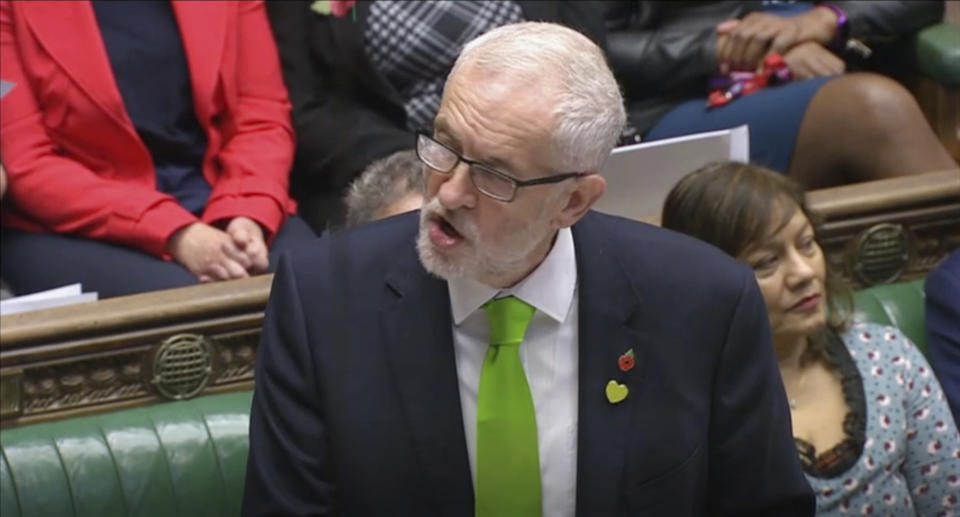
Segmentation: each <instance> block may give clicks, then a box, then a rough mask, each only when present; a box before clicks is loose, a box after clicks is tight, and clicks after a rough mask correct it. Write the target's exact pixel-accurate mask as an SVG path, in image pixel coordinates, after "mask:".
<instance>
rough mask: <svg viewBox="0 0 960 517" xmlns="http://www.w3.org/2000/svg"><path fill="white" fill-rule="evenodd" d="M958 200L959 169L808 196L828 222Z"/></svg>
mask: <svg viewBox="0 0 960 517" xmlns="http://www.w3.org/2000/svg"><path fill="white" fill-rule="evenodd" d="M950 199H960V169H953V170H946V171H936V172H928V173H925V174H916V175H912V176H900V177H897V178H890V179H885V180H877V181H868V182H864V183H854V184H851V185H843V186H840V187H833V188H828V189H821V190H812V191H810V192H808V193H807V203H808V204H809V205H810V208H811V209H812V210H814V211H815V212H817V213H818V214H820V215H821V216H823V217H825V218H826V219H827V220H828V221H829V220H835V219H841V218H845V217H851V216H854V215H862V214H866V213H872V212H884V211H889V210H890V209H891V208H897V207H905V206H911V205H916V204H924V205H932V204H937V203H941V202H943V201H945V200H950Z"/></svg>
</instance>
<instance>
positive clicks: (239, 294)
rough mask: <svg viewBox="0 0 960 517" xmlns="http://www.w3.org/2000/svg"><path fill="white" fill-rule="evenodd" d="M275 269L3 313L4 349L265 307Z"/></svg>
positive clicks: (0, 344)
mask: <svg viewBox="0 0 960 517" xmlns="http://www.w3.org/2000/svg"><path fill="white" fill-rule="evenodd" d="M272 281H273V275H260V276H255V277H252V278H244V279H240V280H231V281H227V282H217V283H212V284H201V285H195V286H189V287H181V288H177V289H168V290H164V291H154V292H150V293H143V294H135V295H131V296H121V297H117V298H108V299H106V300H100V301H97V302H90V303H82V304H76V305H68V306H65V307H55V308H52V309H45V310H40V311H32V312H25V313H20V314H11V315H8V316H4V317H3V318H2V319H0V350H10V349H12V348H17V347H21V346H25V345H30V344H36V343H43V342H45V341H47V340H48V339H49V338H50V337H51V336H56V339H57V341H65V340H72V339H78V338H81V337H84V336H91V335H101V334H106V333H116V332H121V331H124V330H129V329H135V328H145V327H151V326H157V325H163V324H167V323H172V322H177V323H182V322H187V321H198V320H201V321H202V320H207V319H211V318H216V317H218V316H222V315H229V314H237V313H241V312H248V311H262V310H263V307H264V306H265V305H266V303H267V299H268V298H269V296H270V284H271V282H272Z"/></svg>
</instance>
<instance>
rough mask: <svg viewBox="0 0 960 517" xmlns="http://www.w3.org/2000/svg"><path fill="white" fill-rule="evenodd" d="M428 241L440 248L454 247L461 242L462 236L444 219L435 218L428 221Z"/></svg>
mask: <svg viewBox="0 0 960 517" xmlns="http://www.w3.org/2000/svg"><path fill="white" fill-rule="evenodd" d="M430 240H431V241H433V244H434V245H436V246H438V247H441V248H449V247H452V246H455V245H456V244H458V243H459V242H460V241H462V240H463V235H461V234H460V232H458V231H457V229H456V228H454V227H453V225H452V224H450V222H449V221H447V220H446V219H445V218H444V217H441V216H439V215H438V216H435V217H433V218H431V220H430Z"/></svg>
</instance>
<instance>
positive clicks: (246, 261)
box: [168, 217, 269, 282]
mask: <svg viewBox="0 0 960 517" xmlns="http://www.w3.org/2000/svg"><path fill="white" fill-rule="evenodd" d="M168 249H169V250H170V254H171V255H173V258H174V259H175V260H176V261H177V262H179V263H180V264H181V265H183V266H184V267H185V268H187V270H189V271H190V272H191V273H193V274H194V275H196V276H197V280H199V281H200V282H210V281H214V280H230V279H234V278H246V277H249V276H250V275H255V274H258V273H263V272H265V271H266V270H267V266H268V265H269V258H268V250H267V245H266V242H265V241H264V237H263V230H262V229H261V228H260V225H258V224H257V223H256V222H255V221H253V220H252V219H250V218H248V217H236V218H234V219H232V220H230V222H229V223H228V224H227V226H226V228H225V229H224V230H220V229H218V228H215V227H213V226H210V225H208V224H206V223H202V222H196V223H193V224H190V225H189V226H185V227H183V228H181V229H179V230H177V231H176V232H175V233H174V234H173V236H171V237H170V241H169V246H168Z"/></svg>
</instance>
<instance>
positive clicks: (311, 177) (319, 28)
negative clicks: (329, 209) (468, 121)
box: [267, 1, 413, 196]
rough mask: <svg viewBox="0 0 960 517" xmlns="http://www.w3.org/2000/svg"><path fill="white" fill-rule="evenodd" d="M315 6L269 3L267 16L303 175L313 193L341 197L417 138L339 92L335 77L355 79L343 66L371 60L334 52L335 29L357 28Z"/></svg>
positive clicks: (352, 96)
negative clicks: (374, 166) (370, 169)
mask: <svg viewBox="0 0 960 517" xmlns="http://www.w3.org/2000/svg"><path fill="white" fill-rule="evenodd" d="M311 3H312V2H311V1H296V2H292V1H289V2H288V1H284V2H268V3H267V13H268V14H269V17H270V23H271V25H272V26H273V34H274V37H276V42H277V43H276V45H277V48H278V50H279V52H280V59H281V63H282V65H283V79H284V81H285V82H286V85H287V88H288V89H289V92H290V100H291V102H292V103H293V124H294V127H295V128H296V133H297V143H298V145H297V165H296V169H297V173H298V174H300V175H301V176H302V178H301V179H303V180H304V181H303V182H302V183H303V184H304V185H305V186H306V187H307V188H309V189H310V190H315V191H325V192H329V193H332V194H333V195H334V196H339V195H340V194H341V193H342V191H343V190H344V189H345V188H346V187H347V185H349V184H350V182H351V181H352V180H353V179H354V178H356V177H357V176H359V175H360V173H361V172H362V171H363V170H364V169H365V168H366V167H367V166H368V165H370V164H371V163H372V162H374V161H375V160H377V159H379V158H383V157H386V156H387V155H389V154H391V153H393V152H396V151H399V150H402V149H410V148H412V147H413V135H412V134H411V133H410V132H408V131H407V130H406V128H404V127H401V123H399V122H398V121H397V118H398V117H394V118H390V117H389V116H388V114H387V113H384V111H383V110H382V109H380V110H378V109H376V108H374V107H372V106H370V105H369V104H366V103H365V102H364V100H363V99H361V98H360V97H358V96H357V95H359V93H357V92H350V93H344V92H340V91H337V89H336V88H335V87H334V85H333V84H332V81H331V77H333V76H334V75H335V74H338V73H341V74H346V73H349V72H347V71H345V70H339V69H338V65H340V64H342V63H344V62H347V61H349V60H353V59H356V60H364V59H366V58H365V57H364V56H362V55H361V56H350V55H342V52H345V50H344V49H340V48H337V47H335V46H334V47H331V45H333V43H334V39H333V37H332V36H331V35H330V28H329V25H330V24H334V23H352V22H351V21H349V20H338V19H335V18H334V17H332V16H327V17H324V16H323V15H321V14H318V13H315V12H313V11H312V10H311V9H310V5H311ZM355 30H360V29H355ZM321 36H326V37H321ZM355 93H356V94H357V95H354V94H355ZM399 109H400V110H402V108H399ZM398 116H399V117H400V120H402V116H403V115H402V113H401V114H398Z"/></svg>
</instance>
